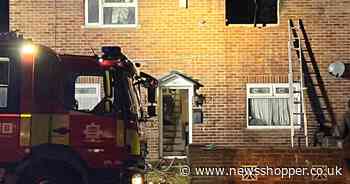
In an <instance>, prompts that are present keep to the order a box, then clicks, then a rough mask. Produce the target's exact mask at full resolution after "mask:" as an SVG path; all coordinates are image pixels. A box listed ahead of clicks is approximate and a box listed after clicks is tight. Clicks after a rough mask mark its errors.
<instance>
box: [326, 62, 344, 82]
mask: <svg viewBox="0 0 350 184" xmlns="http://www.w3.org/2000/svg"><path fill="white" fill-rule="evenodd" d="M345 69H346V68H345V64H344V63H342V62H335V63H332V64H330V65H329V66H328V72H329V73H330V74H331V75H333V76H335V77H337V78H340V77H343V75H344V73H345Z"/></svg>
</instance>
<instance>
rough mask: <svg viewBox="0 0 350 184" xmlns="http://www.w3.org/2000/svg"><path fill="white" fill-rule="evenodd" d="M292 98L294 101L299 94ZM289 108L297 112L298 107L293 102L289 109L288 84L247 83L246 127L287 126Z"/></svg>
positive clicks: (288, 122) (288, 125)
mask: <svg viewBox="0 0 350 184" xmlns="http://www.w3.org/2000/svg"><path fill="white" fill-rule="evenodd" d="M294 98H295V100H294V101H296V100H297V99H298V98H299V95H298V94H294ZM291 110H292V111H293V112H298V111H299V108H298V106H296V105H294V104H293V105H292V109H290V105H289V85H288V84H286V83H275V84H247V116H248V117H247V123H248V128H283V127H284V128H288V127H290V111H291ZM294 122H297V123H296V124H295V125H299V122H298V121H294Z"/></svg>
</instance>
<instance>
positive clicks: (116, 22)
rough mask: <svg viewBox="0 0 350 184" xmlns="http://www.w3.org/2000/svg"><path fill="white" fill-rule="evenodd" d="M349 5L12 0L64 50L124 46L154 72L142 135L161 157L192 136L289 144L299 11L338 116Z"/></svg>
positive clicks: (348, 52)
mask: <svg viewBox="0 0 350 184" xmlns="http://www.w3.org/2000/svg"><path fill="white" fill-rule="evenodd" d="M349 10H350V2H348V1H344V0H333V1H319V0H260V1H259V2H258V3H254V1H247V0H235V1H233V0H232V1H229V0H226V1H225V0H163V1H156V0H148V1H144V0H47V1H43V0H10V29H11V30H19V32H20V33H22V34H24V36H25V37H26V38H31V39H32V40H33V41H34V42H35V43H40V44H44V45H47V46H49V47H51V48H53V49H54V50H56V51H57V52H59V53H67V54H83V55H92V49H93V50H95V51H96V52H98V51H99V49H100V48H101V46H106V45H118V46H120V47H121V48H122V49H123V52H124V53H126V55H127V56H128V57H129V58H130V59H131V60H134V61H137V62H140V63H141V64H142V67H141V70H144V71H146V72H148V73H150V74H152V75H153V76H156V77H157V78H158V79H159V80H160V82H161V83H160V88H159V90H158V115H159V116H158V117H157V118H154V119H152V121H151V122H149V123H146V124H145V125H144V132H145V134H144V135H145V139H146V140H147V142H148V146H149V150H150V154H149V157H150V158H151V159H157V158H159V157H161V156H184V155H186V145H189V144H203V145H216V146H226V147H252V148H260V147H264V148H266V147H279V148H283V147H284V148H287V147H290V146H291V138H290V134H291V133H290V132H291V128H290V123H289V118H288V117H289V116H288V115H289V112H290V110H289V105H288V104H289V102H288V38H289V34H288V20H289V19H293V20H295V21H297V20H298V19H302V21H303V25H304V28H305V30H306V33H307V36H308V39H309V42H310V46H311V48H312V53H313V55H314V60H315V62H316V63H317V67H318V71H319V74H320V76H319V78H321V79H322V82H323V84H322V86H323V87H324V91H326V95H327V99H328V102H329V103H328V107H329V108H330V109H329V110H331V111H332V117H333V120H332V122H341V121H342V119H343V118H342V116H343V114H344V112H345V110H346V104H347V103H346V102H347V101H348V100H349V98H350V82H349V81H346V80H338V79H336V78H334V77H332V76H331V75H329V73H328V66H329V64H331V63H333V62H337V61H342V62H349V60H350V36H349V35H350V29H349V28H350V25H349V24H350V21H349V18H350V11H349ZM90 83H92V84H91V85H92V86H93V85H94V83H95V82H91V81H90ZM96 88H98V87H96ZM96 91H98V90H96ZM94 95H98V94H94ZM200 95H203V96H204V98H199V99H198V97H199V96H200ZM311 96H312V95H311ZM96 99H98V97H96ZM310 99H311V100H310ZM200 101H203V102H202V103H199V102H200ZM305 102H306V103H305V106H306V117H307V122H308V128H307V130H308V133H309V139H310V143H309V144H310V145H313V143H314V137H315V132H316V130H317V129H318V127H319V119H318V118H319V116H317V113H315V112H314V111H315V110H314V108H313V107H312V106H313V105H314V103H312V98H310V94H309V95H308V93H306V94H305ZM301 131H302V128H301V125H299V124H296V129H295V132H296V138H295V141H294V142H295V143H294V144H295V145H298V144H300V145H301V146H305V143H304V141H305V139H304V138H300V139H298V138H297V136H301V137H302V133H301ZM168 143H169V144H170V145H169V144H168ZM175 145H176V146H175Z"/></svg>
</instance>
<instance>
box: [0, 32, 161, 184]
mask: <svg viewBox="0 0 350 184" xmlns="http://www.w3.org/2000/svg"><path fill="white" fill-rule="evenodd" d="M102 52H103V55H102V56H78V55H62V54H57V53H56V52H55V51H53V50H52V49H50V48H48V47H45V46H41V45H35V44H33V43H32V42H31V41H28V40H25V39H23V38H22V37H21V36H18V35H17V34H15V33H3V34H1V36H0V180H1V182H3V183H9V182H10V181H9V180H14V182H15V183H18V184H44V183H45V184H51V183H54V184H61V183H62V184H80V183H81V184H88V183H89V184H93V183H99V184H104V183H106V184H107V183H110V184H112V183H123V184H124V183H127V184H142V183H144V181H143V180H144V177H143V173H142V171H143V170H142V169H143V166H144V158H145V153H146V150H145V149H144V148H145V146H142V143H141V141H140V132H139V126H138V124H139V122H140V121H141V120H144V119H145V118H147V117H152V116H155V107H154V105H153V104H154V103H155V89H156V87H157V85H158V82H157V80H156V79H155V78H153V77H151V76H150V75H148V74H145V73H142V72H138V71H137V70H136V67H135V65H134V64H133V63H132V62H131V61H129V59H128V58H127V57H126V56H125V55H124V54H122V52H121V49H120V48H119V47H103V49H102ZM96 78H97V79H98V80H99V82H100V83H101V86H100V87H99V88H94V89H90V88H84V89H79V88H76V86H77V85H78V84H79V83H80V82H82V81H83V80H90V79H96ZM143 89H146V90H143ZM79 90H80V91H79ZM93 90H100V91H101V94H103V95H101V97H100V98H99V100H98V103H96V104H93V105H92V106H91V104H90V107H89V106H87V105H86V104H84V103H85V101H82V100H81V99H80V100H79V99H77V93H78V92H80V93H83V94H84V93H86V94H89V91H93ZM141 91H147V95H148V96H147V100H148V102H147V103H148V104H151V105H149V106H148V111H147V113H146V112H143V108H142V105H141V101H145V99H143V97H144V96H145V95H141ZM88 97H89V96H87V98H85V99H86V100H87V101H89V98H88ZM13 176H14V177H13ZM9 178H10V179H9ZM13 178H14V179H13Z"/></svg>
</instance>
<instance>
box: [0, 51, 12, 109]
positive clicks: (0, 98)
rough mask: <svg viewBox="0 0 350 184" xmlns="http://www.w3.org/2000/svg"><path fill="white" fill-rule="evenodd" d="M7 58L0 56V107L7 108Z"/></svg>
mask: <svg viewBox="0 0 350 184" xmlns="http://www.w3.org/2000/svg"><path fill="white" fill-rule="evenodd" d="M9 62H10V60H9V58H2V57H0V108H7V96H8V86H9V80H10V77H9V72H10V70H9V66H10V64H9Z"/></svg>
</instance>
